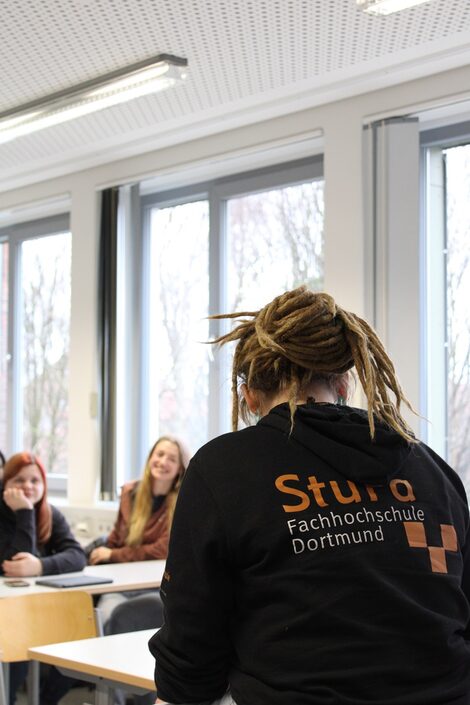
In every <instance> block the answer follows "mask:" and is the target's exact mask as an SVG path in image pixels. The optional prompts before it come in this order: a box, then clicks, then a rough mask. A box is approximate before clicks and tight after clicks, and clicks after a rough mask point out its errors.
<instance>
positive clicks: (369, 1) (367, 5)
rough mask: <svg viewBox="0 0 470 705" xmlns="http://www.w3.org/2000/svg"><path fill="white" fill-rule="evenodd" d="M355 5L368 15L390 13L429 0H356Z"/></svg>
mask: <svg viewBox="0 0 470 705" xmlns="http://www.w3.org/2000/svg"><path fill="white" fill-rule="evenodd" d="M356 2H357V5H358V6H359V7H360V8H361V9H362V10H364V12H367V13H368V14H369V15H391V14H392V12H400V10H406V9H407V8H408V7H414V6H415V5H422V4H423V3H425V2H429V0H356Z"/></svg>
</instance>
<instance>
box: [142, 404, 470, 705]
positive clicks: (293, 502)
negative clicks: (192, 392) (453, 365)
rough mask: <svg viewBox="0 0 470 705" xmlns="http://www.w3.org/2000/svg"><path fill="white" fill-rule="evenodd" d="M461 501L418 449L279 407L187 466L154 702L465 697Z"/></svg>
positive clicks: (362, 703) (357, 421)
mask: <svg viewBox="0 0 470 705" xmlns="http://www.w3.org/2000/svg"><path fill="white" fill-rule="evenodd" d="M468 526H469V516H468V506H467V500H466V496H465V491H464V489H463V486H462V483H461V481H460V479H459V478H458V476H457V475H456V474H455V473H454V472H453V471H452V470H451V469H450V468H449V467H448V466H447V465H446V463H445V462H444V461H443V460H441V459H440V458H439V457H438V456H436V455H435V454H434V453H433V452H432V451H431V450H430V449H429V448H427V447H426V446H424V445H422V444H411V445H410V444H407V443H406V442H405V441H404V440H403V439H402V438H401V437H400V436H399V435H398V434H396V433H395V432H393V431H391V430H390V429H388V428H387V427H385V426H383V425H380V424H378V426H377V431H376V440H375V441H374V442H372V441H371V440H370V436H369V427H368V423H367V415H366V414H365V413H364V412H363V411H362V410H359V409H353V408H350V407H337V406H335V405H332V404H325V405H324V404H313V403H312V404H306V405H302V406H299V407H298V408H297V413H296V416H295V425H294V428H293V431H292V433H291V434H290V416H289V408H288V406H287V404H281V405H280V406H277V407H275V408H274V409H273V410H272V411H271V412H270V413H269V414H268V416H266V417H264V418H263V419H262V420H261V421H260V422H259V423H258V424H257V426H255V427H252V428H248V429H244V430H243V431H239V432H237V433H231V434H227V435H225V436H221V437H220V438H217V439H215V440H214V441H211V442H210V443H208V444H207V445H205V446H204V447H203V448H201V450H200V451H199V452H198V453H197V454H196V456H195V457H194V459H193V460H192V461H191V464H190V466H189V469H188V472H187V474H186V478H185V480H184V482H183V486H182V489H181V492H180V496H179V499H178V503H177V507H176V512H175V517H174V523H173V527H172V533H171V539H170V551H169V556H168V560H167V565H166V572H165V576H164V579H163V582H162V590H161V592H162V597H163V601H164V605H165V625H164V627H163V628H162V629H161V630H160V631H159V632H158V633H157V634H156V635H155V636H154V637H153V638H152V639H151V641H150V650H151V651H152V653H153V654H154V656H155V657H156V670H155V679H156V683H157V688H158V693H159V696H160V697H161V698H162V699H163V700H168V701H170V702H172V703H191V702H194V703H196V702H200V701H211V700H213V699H215V698H219V697H221V696H222V694H223V693H224V691H225V690H226V688H227V686H230V688H231V691H232V695H233V698H234V700H235V701H236V703H237V705H278V704H279V705H281V704H282V705H327V704H328V705H451V704H452V705H469V703H470V643H469V642H468V641H467V629H468V626H469V618H470V609H469V597H470V583H469V572H468V568H469V558H468V547H467V545H468V539H467V531H468Z"/></svg>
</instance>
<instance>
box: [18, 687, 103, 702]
mask: <svg viewBox="0 0 470 705" xmlns="http://www.w3.org/2000/svg"><path fill="white" fill-rule="evenodd" d="M94 702H95V693H94V691H93V690H90V689H89V688H86V687H85V688H72V690H71V691H70V692H69V693H67V695H65V696H64V697H63V698H62V700H61V701H60V705H93V704H94ZM27 703H28V698H27V696H26V693H23V692H21V693H18V696H17V698H16V705H27Z"/></svg>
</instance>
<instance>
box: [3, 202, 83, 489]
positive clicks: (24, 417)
mask: <svg viewBox="0 0 470 705" xmlns="http://www.w3.org/2000/svg"><path fill="white" fill-rule="evenodd" d="M0 257H1V262H0V282H1V292H0V307H1V308H0V310H1V333H2V337H1V341H2V342H1V350H0V352H1V355H2V362H1V364H0V398H1V399H2V402H3V403H2V405H1V408H2V412H1V416H0V434H1V436H0V442H1V443H2V445H3V447H4V448H5V449H6V450H7V452H8V453H10V452H16V451H18V450H23V449H24V450H31V451H32V452H33V453H37V455H38V456H39V457H40V458H41V459H42V461H43V462H44V465H45V467H46V470H47V472H48V473H49V476H50V481H49V484H50V488H51V490H52V491H53V492H62V493H63V492H64V491H65V478H66V473H67V434H68V350H69V329H70V293H71V282H70V276H71V235H70V232H69V229H68V218H67V217H66V216H55V217H53V218H49V219H45V220H41V221H37V222H30V223H23V224H19V225H15V226H12V227H10V228H4V229H2V230H1V231H0ZM5 410H8V411H7V412H6V413H5Z"/></svg>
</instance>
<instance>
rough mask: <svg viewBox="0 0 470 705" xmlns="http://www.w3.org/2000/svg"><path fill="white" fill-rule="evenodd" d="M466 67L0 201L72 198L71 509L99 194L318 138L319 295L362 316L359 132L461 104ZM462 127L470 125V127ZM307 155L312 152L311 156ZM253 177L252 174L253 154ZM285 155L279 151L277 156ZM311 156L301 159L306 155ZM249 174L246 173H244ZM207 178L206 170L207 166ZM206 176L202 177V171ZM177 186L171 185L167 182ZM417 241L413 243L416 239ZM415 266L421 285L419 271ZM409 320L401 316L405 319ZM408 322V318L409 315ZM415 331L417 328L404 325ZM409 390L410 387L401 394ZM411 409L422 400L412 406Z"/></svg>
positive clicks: (93, 441) (85, 404) (90, 490)
mask: <svg viewBox="0 0 470 705" xmlns="http://www.w3.org/2000/svg"><path fill="white" fill-rule="evenodd" d="M469 85H470V67H465V68H461V69H456V70H454V71H448V72H446V73H443V74H439V75H436V76H432V77H428V78H424V79H419V80H416V81H411V82H409V83H406V84H403V85H401V86H393V87H390V88H387V89H383V90H380V91H374V92H371V93H368V94H364V95H361V96H356V97H354V98H349V99H347V100H342V101H338V102H334V103H330V104H327V105H323V106H320V107H317V108H314V109H309V110H303V111H301V112H298V113H295V114H291V115H288V116H284V117H278V118H275V119H272V120H268V121H265V122H262V123H257V124H255V125H252V126H249V127H243V128H239V129H236V130H231V131H229V132H227V133H221V134H217V135H214V136H212V137H205V138H202V139H198V140H194V141H192V142H188V143H185V144H180V145H176V146H172V147H168V148H165V149H161V150H158V151H155V152H149V153H148V154H145V155H141V156H138V157H133V158H129V159H124V160H120V161H117V162H114V163H112V164H107V165H103V166H100V167H97V168H94V169H90V170H86V171H82V172H78V173H76V174H72V175H70V176H65V177H61V178H60V179H53V180H50V181H45V182H42V183H38V184H36V185H33V186H28V187H24V188H21V189H16V190H13V191H9V192H5V193H3V194H0V210H2V209H6V208H15V207H17V206H20V205H22V204H26V203H31V202H33V201H40V200H43V199H48V198H53V197H57V196H58V195H60V194H64V193H68V194H70V196H71V203H72V206H71V224H72V225H71V227H72V232H73V266H72V329H71V350H70V371H71V379H70V397H69V398H70V443H69V452H70V458H69V474H70V481H69V488H70V489H69V500H70V503H71V504H73V505H82V506H86V505H92V504H93V503H95V498H96V490H97V478H98V459H99V448H98V433H97V424H96V419H94V418H92V415H91V413H90V400H91V396H92V395H93V394H94V393H96V390H97V355H96V308H97V307H96V296H97V290H96V271H97V255H98V191H99V189H100V188H103V187H104V186H108V185H111V184H118V183H128V182H132V181H138V180H140V179H141V178H143V177H144V176H145V177H149V176H151V175H154V174H159V173H164V172H168V173H172V174H174V172H175V171H178V170H179V169H181V170H182V171H184V170H186V169H187V167H188V165H191V164H194V163H197V164H203V165H204V164H208V165H210V163H211V161H214V160H219V161H220V158H221V156H223V155H224V154H227V145H229V146H230V153H237V152H240V151H244V150H250V149H251V150H253V149H254V148H258V147H259V148H260V149H261V148H262V147H263V145H266V144H269V143H276V142H277V141H279V142H282V143H283V144H284V145H285V142H286V140H287V141H288V142H289V141H292V142H293V143H295V142H298V140H299V139H301V138H302V136H303V135H310V134H312V132H313V131H315V130H321V131H322V132H323V135H324V138H323V152H324V160H325V179H326V182H325V189H326V191H325V212H326V213H325V230H326V245H325V247H326V251H325V268H326V269H325V288H326V290H328V291H330V292H331V293H332V294H333V295H334V296H335V297H336V298H337V300H338V301H339V303H340V304H342V305H343V306H344V307H346V308H349V309H351V310H353V311H355V312H357V313H359V314H365V311H366V310H367V306H366V303H367V302H366V301H365V297H366V292H368V291H370V288H369V286H368V279H367V277H369V276H370V274H371V273H370V272H369V271H367V270H368V267H367V263H366V260H365V247H364V223H363V197H364V187H363V180H362V125H363V124H364V123H365V122H368V121H369V119H370V117H371V116H373V117H374V119H377V118H378V117H380V116H390V115H403V114H408V113H410V112H416V111H417V110H419V109H422V108H423V107H426V106H430V105H441V104H442V105H446V104H450V103H453V102H455V101H456V100H457V99H461V98H462V97H468V95H469V91H468V86H469ZM467 119H468V118H467ZM312 149H314V147H313V146H312ZM253 154H254V156H253V162H252V165H251V166H252V168H256V167H257V166H259V162H258V161H257V159H256V149H254V152H253ZM283 154H285V148H284V151H283ZM305 156H308V154H305ZM245 168H246V167H245ZM207 169H208V170H209V169H210V167H209V166H208V167H207ZM202 171H204V169H202ZM172 179H173V181H174V176H173V177H172ZM416 237H418V233H417V232H416ZM409 265H410V266H412V267H413V266H414V268H415V273H416V277H417V276H418V269H417V266H418V263H417V262H415V263H414V264H410V263H409ZM405 313H406V312H405ZM413 315H415V314H413ZM408 325H418V321H415V322H414V321H408ZM415 367H416V363H415V364H410V365H409V366H406V367H402V368H401V369H399V370H398V372H399V376H400V378H401V381H402V383H403V386H404V388H405V390H406V389H407V386H410V388H415V386H416V385H415V384H414V381H415V380H416V378H417V377H418V376H419V374H418V373H419V371H418V370H417V369H415ZM407 382H409V383H410V384H409V385H407ZM412 402H413V403H414V404H416V405H418V402H419V400H418V399H416V398H413V399H412Z"/></svg>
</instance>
